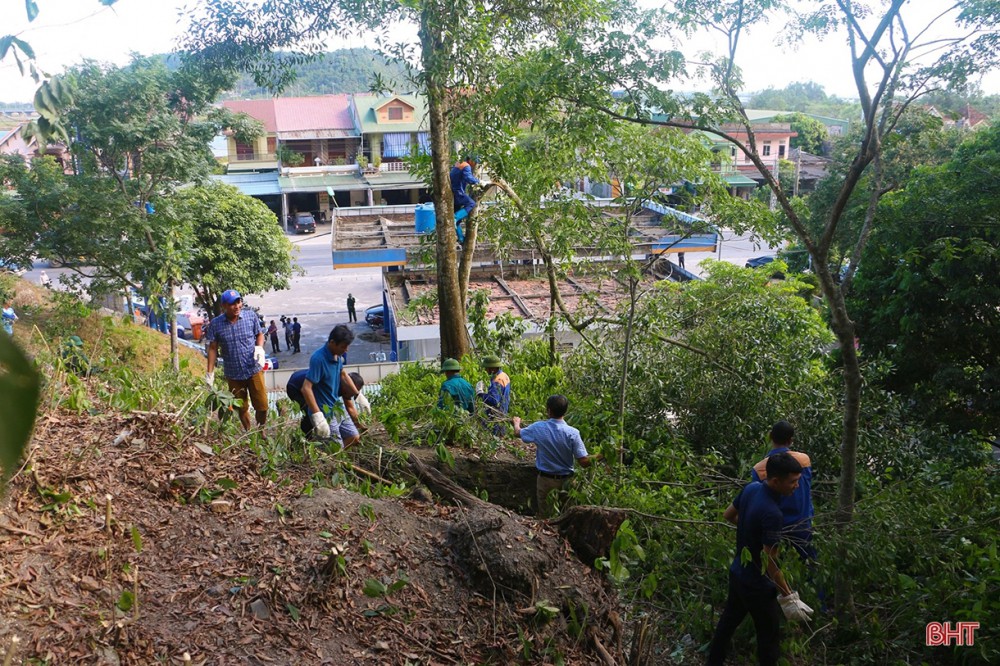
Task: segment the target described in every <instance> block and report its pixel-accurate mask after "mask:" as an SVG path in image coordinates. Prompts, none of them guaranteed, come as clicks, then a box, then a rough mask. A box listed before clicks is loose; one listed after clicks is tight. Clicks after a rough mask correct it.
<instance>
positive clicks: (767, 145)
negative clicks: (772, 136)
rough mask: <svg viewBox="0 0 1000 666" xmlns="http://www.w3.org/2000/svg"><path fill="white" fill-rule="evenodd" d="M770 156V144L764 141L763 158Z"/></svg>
mask: <svg viewBox="0 0 1000 666" xmlns="http://www.w3.org/2000/svg"><path fill="white" fill-rule="evenodd" d="M770 154H771V142H770V141H765V142H764V157H767V156H768V155H770Z"/></svg>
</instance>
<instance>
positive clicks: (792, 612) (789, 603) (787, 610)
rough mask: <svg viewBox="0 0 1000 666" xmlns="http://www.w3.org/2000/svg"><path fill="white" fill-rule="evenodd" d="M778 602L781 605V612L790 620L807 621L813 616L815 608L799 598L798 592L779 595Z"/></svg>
mask: <svg viewBox="0 0 1000 666" xmlns="http://www.w3.org/2000/svg"><path fill="white" fill-rule="evenodd" d="M778 604H779V605H780V606H781V612H783V613H784V614H785V619H786V620H788V621H789V622H796V621H798V622H807V621H808V620H809V619H810V618H811V617H812V614H813V609H812V608H810V607H809V606H807V605H806V603H805V602H804V601H801V600H800V599H799V593H798V592H792V593H790V594H787V595H785V596H779V597H778Z"/></svg>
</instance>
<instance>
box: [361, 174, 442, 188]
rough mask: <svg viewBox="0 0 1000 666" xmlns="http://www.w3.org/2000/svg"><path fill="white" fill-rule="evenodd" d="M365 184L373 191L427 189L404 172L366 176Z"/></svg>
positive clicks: (422, 182)
mask: <svg viewBox="0 0 1000 666" xmlns="http://www.w3.org/2000/svg"><path fill="white" fill-rule="evenodd" d="M365 182H366V183H367V184H368V187H370V188H372V189H373V190H388V189H393V190H417V189H420V188H422V187H429V185H427V183H425V182H424V181H422V180H420V179H419V178H417V177H416V176H414V175H413V174H411V173H409V172H406V171H390V172H383V173H380V174H379V175H377V176H373V175H366V176H365Z"/></svg>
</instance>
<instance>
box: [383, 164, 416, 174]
mask: <svg viewBox="0 0 1000 666" xmlns="http://www.w3.org/2000/svg"><path fill="white" fill-rule="evenodd" d="M378 170H379V171H381V172H382V173H399V172H407V171H409V170H410V165H409V163H408V162H382V164H380V165H379V167H378Z"/></svg>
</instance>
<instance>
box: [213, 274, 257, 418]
mask: <svg viewBox="0 0 1000 666" xmlns="http://www.w3.org/2000/svg"><path fill="white" fill-rule="evenodd" d="M219 300H220V301H221V302H222V314H220V315H219V316H218V317H214V318H213V319H212V321H211V323H210V324H209V326H208V332H207V333H206V334H205V339H206V340H208V372H207V373H206V374H205V381H206V382H208V385H209V386H213V385H214V384H215V363H216V361H217V360H218V358H219V356H221V357H222V360H223V368H222V371H223V373H224V374H225V376H226V383H227V384H228V385H229V391H230V392H231V393H232V394H233V395H234V396H235V397H237V398H239V399H240V400H242V401H243V405H242V406H241V407H240V422H242V423H243V427H244V428H246V429H247V430H249V429H250V428H251V427H252V426H253V424H252V423H251V421H250V404H251V403H253V408H254V416H255V418H256V420H257V425H259V426H263V425H264V423H265V422H266V421H267V386H266V385H265V384H264V365H265V364H266V363H267V355H266V354H265V353H264V329H263V328H261V326H260V319H258V318H257V315H256V313H254V312H252V311H250V312H246V311H244V309H243V297H242V296H240V292H238V291H236V290H235V289H227V290H226V291H224V292H222V296H220V297H219Z"/></svg>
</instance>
